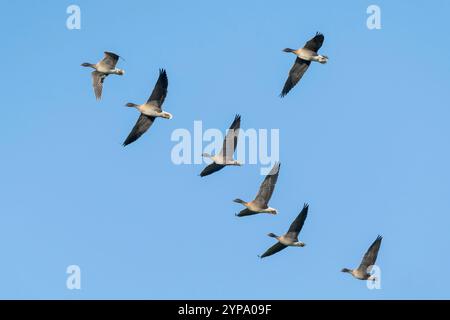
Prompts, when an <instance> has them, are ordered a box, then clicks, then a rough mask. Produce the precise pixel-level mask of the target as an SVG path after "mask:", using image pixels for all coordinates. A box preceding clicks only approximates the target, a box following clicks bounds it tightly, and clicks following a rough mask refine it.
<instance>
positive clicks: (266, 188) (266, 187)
mask: <svg viewBox="0 0 450 320" xmlns="http://www.w3.org/2000/svg"><path fill="white" fill-rule="evenodd" d="M279 173H280V163H279V162H277V163H275V165H274V166H273V168H272V170H270V172H269V174H268V175H267V176H266V177H265V178H264V181H263V183H261V186H260V187H259V191H258V194H257V195H256V198H255V200H254V202H255V203H256V204H257V205H258V206H259V207H260V208H266V207H267V204H268V203H269V200H270V198H271V197H272V193H273V190H274V189H275V184H276V183H277V180H278V174H279Z"/></svg>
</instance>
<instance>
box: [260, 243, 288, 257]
mask: <svg viewBox="0 0 450 320" xmlns="http://www.w3.org/2000/svg"><path fill="white" fill-rule="evenodd" d="M284 248H286V246H285V245H284V244H282V243H281V242H277V243H275V244H274V245H273V246H271V247H270V248H269V249H267V251H266V252H264V253H263V254H262V255H261V256H260V258H261V259H262V258H265V257H268V256H271V255H273V254H275V253H277V252H279V251H281V250H283V249H284Z"/></svg>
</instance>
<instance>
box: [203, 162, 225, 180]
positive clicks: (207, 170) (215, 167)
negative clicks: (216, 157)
mask: <svg viewBox="0 0 450 320" xmlns="http://www.w3.org/2000/svg"><path fill="white" fill-rule="evenodd" d="M223 167H225V166H224V165H222V164H217V163H215V162H213V163H211V164H209V165H207V166H206V168H205V169H203V171H202V172H201V173H200V177H205V176H208V175H210V174H212V173H214V172H216V171H219V170H220V169H222V168H223Z"/></svg>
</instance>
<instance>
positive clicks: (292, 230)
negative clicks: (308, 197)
mask: <svg viewBox="0 0 450 320" xmlns="http://www.w3.org/2000/svg"><path fill="white" fill-rule="evenodd" d="M308 209H309V205H308V204H307V203H305V204H304V205H303V209H302V211H301V212H300V213H299V215H298V216H297V218H295V220H294V222H292V224H291V226H290V227H289V230H288V232H287V233H286V236H287V237H289V238H291V239H295V240H296V241H297V238H298V234H299V233H300V231H301V230H302V228H303V224H304V223H305V220H306V217H307V216H308Z"/></svg>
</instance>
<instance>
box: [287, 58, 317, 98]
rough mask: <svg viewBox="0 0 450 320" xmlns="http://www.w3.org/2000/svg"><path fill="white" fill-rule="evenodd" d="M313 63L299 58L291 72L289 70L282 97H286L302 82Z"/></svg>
mask: <svg viewBox="0 0 450 320" xmlns="http://www.w3.org/2000/svg"><path fill="white" fill-rule="evenodd" d="M310 64H311V61H306V60H303V59H300V58H299V57H297V59H296V60H295V63H294V65H293V66H292V68H291V70H289V76H288V78H287V80H286V82H285V84H284V87H283V90H282V91H281V94H280V97H284V96H285V95H287V94H288V93H289V91H291V89H292V88H293V87H295V85H296V84H297V83H298V82H299V81H300V79H301V78H302V77H303V75H304V74H305V72H306V70H308V68H309V65H310Z"/></svg>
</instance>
